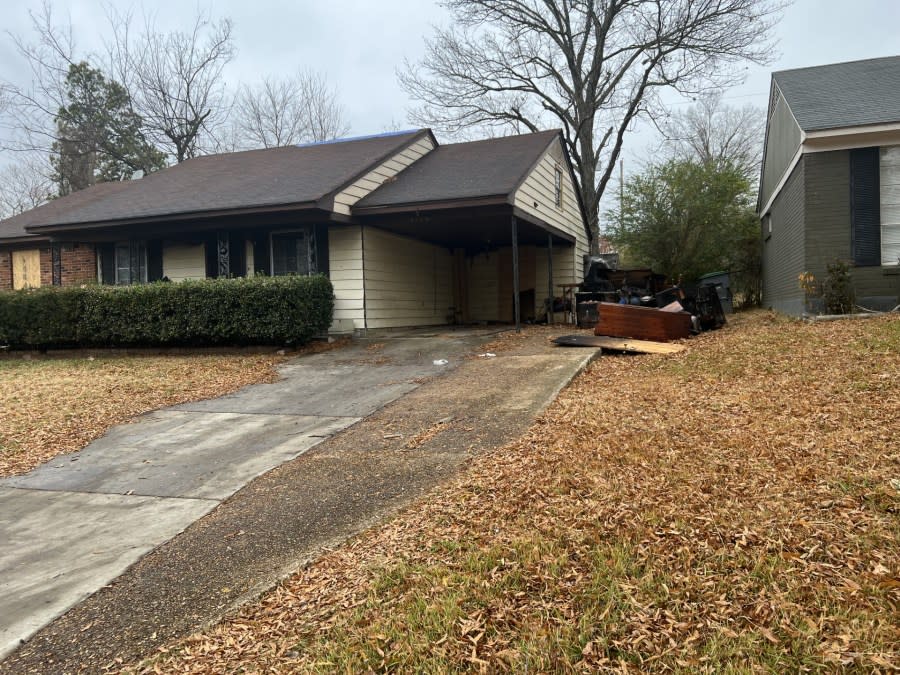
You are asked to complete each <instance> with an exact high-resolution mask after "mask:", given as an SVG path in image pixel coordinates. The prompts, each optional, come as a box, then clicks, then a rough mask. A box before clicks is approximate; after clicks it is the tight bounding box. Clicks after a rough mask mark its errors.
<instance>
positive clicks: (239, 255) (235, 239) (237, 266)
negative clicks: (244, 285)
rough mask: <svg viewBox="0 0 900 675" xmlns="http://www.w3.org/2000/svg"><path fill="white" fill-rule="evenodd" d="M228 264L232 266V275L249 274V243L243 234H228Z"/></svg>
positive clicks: (242, 275)
mask: <svg viewBox="0 0 900 675" xmlns="http://www.w3.org/2000/svg"><path fill="white" fill-rule="evenodd" d="M228 238H229V242H228V264H229V265H230V266H231V276H233V277H245V276H247V244H246V243H245V242H244V236H243V235H242V234H235V233H233V232H232V233H231V234H230V235H228Z"/></svg>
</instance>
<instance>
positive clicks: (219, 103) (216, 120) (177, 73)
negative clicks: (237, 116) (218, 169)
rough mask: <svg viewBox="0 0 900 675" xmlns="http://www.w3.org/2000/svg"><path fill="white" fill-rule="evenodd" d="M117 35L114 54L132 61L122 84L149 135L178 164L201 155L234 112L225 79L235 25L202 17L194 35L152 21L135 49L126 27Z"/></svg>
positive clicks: (199, 16)
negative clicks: (159, 27)
mask: <svg viewBox="0 0 900 675" xmlns="http://www.w3.org/2000/svg"><path fill="white" fill-rule="evenodd" d="M125 25H126V26H127V21H126V22H125ZM115 35H116V38H115V39H116V40H117V41H118V42H119V43H120V44H117V45H114V46H112V47H110V48H109V50H110V51H111V52H113V53H118V54H123V55H125V58H126V59H127V61H126V64H125V65H124V66H122V75H123V79H124V80H125V86H126V87H127V88H128V89H129V91H130V92H131V95H132V97H133V99H134V101H135V108H136V110H137V112H138V113H139V114H140V115H141V117H143V119H144V123H145V125H146V130H147V135H148V136H149V137H150V138H151V139H152V140H153V141H154V142H155V143H156V144H157V146H159V147H161V148H164V149H165V150H166V152H168V153H169V154H170V155H171V156H172V157H174V158H175V161H176V162H183V161H184V160H185V159H189V158H191V157H194V156H196V155H197V154H200V153H201V152H202V151H203V145H202V144H203V141H204V135H208V136H211V135H215V133H216V131H217V130H218V129H219V128H220V127H221V126H222V125H224V124H225V122H226V120H227V117H228V113H229V110H230V107H231V102H230V99H229V96H228V93H227V91H226V88H225V83H224V80H223V77H222V71H223V69H224V68H225V66H226V65H227V64H228V62H230V61H231V59H232V58H234V54H235V49H234V43H233V39H232V24H231V20H230V19H220V20H218V21H213V20H212V19H210V18H209V16H208V15H205V14H199V15H198V16H197V18H196V20H195V21H194V24H193V26H192V28H191V30H190V31H189V32H173V33H160V32H159V31H157V30H156V29H155V27H154V26H153V25H152V24H151V23H149V21H148V22H146V24H145V29H144V32H143V33H142V34H141V35H140V37H139V38H138V40H137V44H136V45H130V44H128V42H127V40H128V35H129V33H128V32H125V29H124V27H122V26H120V29H119V30H118V31H116V33H115Z"/></svg>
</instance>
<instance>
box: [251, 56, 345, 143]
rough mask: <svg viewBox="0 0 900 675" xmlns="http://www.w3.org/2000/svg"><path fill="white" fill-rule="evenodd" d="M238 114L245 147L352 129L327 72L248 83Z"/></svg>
mask: <svg viewBox="0 0 900 675" xmlns="http://www.w3.org/2000/svg"><path fill="white" fill-rule="evenodd" d="M234 114H235V126H236V129H237V135H238V138H239V144H240V145H243V146H244V147H253V148H274V147H280V146H284V145H293V144H296V143H304V142H309V141H325V140H329V139H333V138H336V137H338V136H342V135H344V134H346V133H347V132H348V131H349V126H348V125H347V123H346V121H345V119H344V108H343V106H342V105H341V104H340V102H339V101H338V96H337V91H336V90H335V89H334V88H332V87H330V86H329V85H328V82H327V80H326V79H325V78H324V76H322V75H318V74H316V73H312V72H301V73H298V74H297V75H295V76H294V77H290V78H287V79H284V80H275V79H272V78H266V79H264V80H263V81H262V82H261V83H260V84H258V85H255V86H250V85H244V86H243V87H241V89H240V92H239V93H238V96H237V101H236V103H235V108H234Z"/></svg>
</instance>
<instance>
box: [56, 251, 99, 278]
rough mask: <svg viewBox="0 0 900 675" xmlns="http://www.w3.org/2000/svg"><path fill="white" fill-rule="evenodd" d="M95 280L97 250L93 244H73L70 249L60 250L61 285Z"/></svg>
mask: <svg viewBox="0 0 900 675" xmlns="http://www.w3.org/2000/svg"><path fill="white" fill-rule="evenodd" d="M96 281H97V252H96V250H95V249H94V246H93V244H75V245H74V248H71V250H66V247H64V248H63V250H62V285H63V286H77V285H78V284H83V283H89V282H96Z"/></svg>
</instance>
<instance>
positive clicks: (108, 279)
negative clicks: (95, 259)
mask: <svg viewBox="0 0 900 675" xmlns="http://www.w3.org/2000/svg"><path fill="white" fill-rule="evenodd" d="M97 253H99V254H100V283H101V284H110V285H113V284H115V283H116V245H115V244H100V245H99V246H98V247H97Z"/></svg>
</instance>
